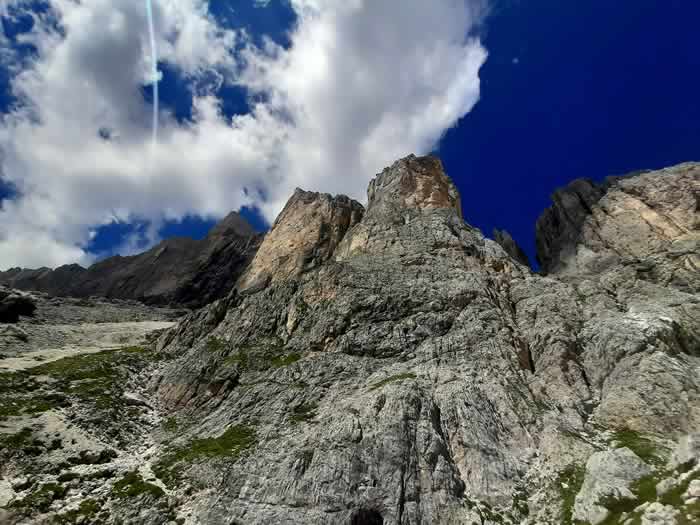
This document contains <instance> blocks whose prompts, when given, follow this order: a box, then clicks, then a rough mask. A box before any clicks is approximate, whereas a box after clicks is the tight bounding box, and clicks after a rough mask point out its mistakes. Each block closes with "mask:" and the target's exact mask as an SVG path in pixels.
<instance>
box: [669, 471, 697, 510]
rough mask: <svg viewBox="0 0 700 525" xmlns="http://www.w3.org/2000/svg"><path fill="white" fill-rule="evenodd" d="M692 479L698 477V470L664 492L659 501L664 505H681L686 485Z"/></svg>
mask: <svg viewBox="0 0 700 525" xmlns="http://www.w3.org/2000/svg"><path fill="white" fill-rule="evenodd" d="M694 479H700V472H698V471H696V472H693V473H692V474H691V475H690V476H688V477H687V478H686V479H685V480H683V482H682V483H679V484H678V485H676V486H675V487H673V488H671V489H669V490H668V491H667V492H666V493H664V495H663V496H661V497H660V498H659V501H660V502H661V503H663V504H664V505H671V506H673V507H680V506H681V505H683V494H684V493H685V491H686V490H688V485H690V482H691V481H693V480H694Z"/></svg>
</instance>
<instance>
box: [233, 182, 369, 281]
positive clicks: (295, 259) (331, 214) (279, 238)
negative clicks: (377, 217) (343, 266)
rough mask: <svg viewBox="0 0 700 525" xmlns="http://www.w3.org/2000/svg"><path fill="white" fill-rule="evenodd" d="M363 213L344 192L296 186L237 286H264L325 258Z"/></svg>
mask: <svg viewBox="0 0 700 525" xmlns="http://www.w3.org/2000/svg"><path fill="white" fill-rule="evenodd" d="M363 213H364V208H363V207H362V205H361V204H360V203H359V202H357V201H354V200H352V199H350V198H349V197H346V196H345V195H337V196H332V195H329V194H328V193H315V192H310V191H304V190H302V189H299V188H297V189H296V190H295V191H294V194H293V195H292V196H291V198H290V199H289V201H287V204H286V205H285V207H284V209H283V210H282V211H281V212H280V214H279V216H278V217H277V219H276V220H275V223H274V224H273V225H272V228H271V229H270V231H269V233H268V234H267V235H266V236H265V240H264V241H263V242H262V244H261V246H260V249H259V250H258V252H257V254H256V255H255V258H254V259H253V261H252V263H251V264H250V267H249V268H248V270H247V271H246V272H245V274H244V275H243V276H242V277H241V279H240V280H239V282H238V285H237V288H238V290H239V291H255V290H258V289H261V288H264V287H265V286H267V284H269V283H271V282H275V281H281V280H285V279H288V278H291V277H294V276H296V275H299V274H300V273H302V272H304V271H306V270H310V269H311V268H313V267H315V266H317V265H318V264H320V263H322V262H323V261H325V260H327V259H328V258H329V257H330V256H331V255H332V254H333V251H334V250H335V247H336V246H337V245H338V243H339V242H340V241H341V239H342V238H343V236H344V235H345V232H346V231H347V230H348V229H349V228H351V227H352V226H353V225H354V224H355V223H357V222H358V221H359V220H360V219H361V218H362V215H363Z"/></svg>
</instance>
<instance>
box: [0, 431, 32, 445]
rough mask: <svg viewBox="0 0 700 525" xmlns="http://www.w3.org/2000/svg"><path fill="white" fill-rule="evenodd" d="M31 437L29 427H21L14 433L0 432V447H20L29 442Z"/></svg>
mask: <svg viewBox="0 0 700 525" xmlns="http://www.w3.org/2000/svg"><path fill="white" fill-rule="evenodd" d="M31 437H32V429H31V428H23V429H22V430H20V431H19V432H17V433H15V434H0V448H3V449H6V450H18V449H21V448H22V447H24V446H25V445H28V444H29V443H30V441H31Z"/></svg>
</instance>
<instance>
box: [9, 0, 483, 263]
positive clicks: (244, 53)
mask: <svg viewBox="0 0 700 525" xmlns="http://www.w3.org/2000/svg"><path fill="white" fill-rule="evenodd" d="M13 2H14V3H15V4H17V5H20V6H21V5H22V2H21V0H13ZM49 3H50V6H51V9H50V11H49V12H48V13H46V14H45V15H43V16H42V17H41V19H40V20H38V22H37V23H36V24H35V26H34V29H33V30H32V32H31V33H30V34H27V35H25V36H24V38H25V39H27V40H28V41H31V42H32V43H33V44H34V45H35V46H36V49H37V53H36V57H35V58H34V59H33V60H32V62H31V63H30V64H25V65H23V68H22V70H21V72H19V73H17V74H16V75H15V76H14V79H13V90H14V92H15V95H16V96H17V97H19V99H20V100H21V101H22V105H21V108H20V109H17V110H15V111H13V112H12V113H10V114H6V115H4V116H3V118H2V121H1V122H0V153H1V155H2V156H1V157H0V162H1V163H2V175H3V178H5V179H6V181H7V182H9V183H11V184H12V185H13V186H15V187H16V188H17V190H18V192H19V196H18V197H17V198H16V199H14V200H12V201H4V202H3V203H2V209H0V268H2V267H9V266H15V265H21V266H30V267H33V266H40V265H47V266H55V265H59V264H63V263H68V262H76V261H77V262H80V263H83V264H87V263H89V262H90V261H91V259H92V257H93V255H92V254H90V253H87V252H86V251H85V246H86V244H87V243H88V242H89V240H90V238H91V235H94V229H95V228H96V227H97V226H99V225H103V224H108V223H110V222H112V221H115V220H116V221H125V222H129V221H134V220H139V221H145V222H147V223H149V225H150V227H149V228H147V229H146V236H147V237H148V239H147V240H149V241H151V242H153V241H155V240H156V235H157V231H158V226H159V225H160V224H162V221H163V220H166V219H178V218H181V217H183V216H184V215H187V214H192V215H201V216H207V217H219V216H222V215H224V214H225V213H227V212H229V211H230V210H232V209H238V208H240V207H241V206H257V207H259V208H260V209H261V210H263V212H264V214H265V216H266V217H267V218H268V219H269V220H272V219H274V217H275V215H276V214H277V212H278V211H279V210H280V209H281V207H282V206H283V205H284V202H285V201H286V199H287V198H288V196H289V195H290V193H291V192H292V191H293V189H294V187H296V186H300V187H303V188H305V189H310V190H316V191H328V192H332V193H346V194H349V195H351V196H353V197H355V198H359V199H363V198H364V192H365V189H366V185H367V181H368V180H369V179H370V178H371V177H372V176H373V175H374V173H376V172H377V171H379V170H380V169H381V168H383V167H384V166H385V165H387V164H389V163H391V162H392V161H393V160H395V159H396V158H398V157H400V156H402V155H405V154H408V153H411V152H415V153H421V152H426V151H429V150H430V149H432V148H433V147H434V146H435V144H436V142H437V141H438V140H439V139H440V137H441V135H442V134H443V133H444V132H445V131H446V130H447V129H448V128H449V127H451V126H453V125H454V124H455V123H456V122H457V120H458V119H459V118H461V117H462V116H463V115H464V114H465V113H467V112H468V111H469V110H470V109H471V108H472V107H473V105H474V104H475V103H476V101H477V99H478V96H479V78H478V71H479V68H480V66H481V65H482V63H483V62H484V60H485V57H486V53H485V50H484V49H483V47H482V46H481V45H480V43H479V41H478V39H477V38H476V37H475V36H473V34H474V30H475V28H476V27H477V24H478V23H479V21H480V19H481V17H482V16H483V13H484V11H483V7H484V6H483V4H482V3H481V2H479V1H476V0H474V1H473V0H435V1H432V2H424V1H423V0H386V1H383V2H375V1H370V0H344V1H342V2H339V1H331V0H292V1H291V5H292V7H293V9H294V10H295V12H296V14H297V23H296V24H295V27H294V28H291V34H290V37H291V43H292V45H291V47H289V48H288V49H285V48H282V47H280V46H278V45H276V44H274V43H273V42H272V41H266V42H265V43H264V45H263V47H262V48H260V47H256V46H255V45H254V44H253V43H252V40H251V39H249V38H248V35H246V34H245V33H244V32H238V31H234V30H231V29H227V28H224V27H221V26H219V25H218V24H217V22H216V20H215V19H214V18H213V17H211V16H210V15H209V14H208V11H207V3H206V2H205V1H204V0H160V1H156V2H154V17H155V26H156V31H157V35H156V37H157V46H158V49H159V53H160V58H161V60H163V61H165V62H167V63H168V64H170V65H171V66H173V67H175V68H176V69H177V70H178V71H180V73H181V74H182V75H184V76H185V77H186V78H188V79H189V80H190V81H191V84H192V86H193V90H194V95H195V96H194V98H193V105H194V107H193V118H192V121H191V122H184V123H182V122H177V121H176V120H175V119H174V118H173V116H172V115H170V114H168V113H167V112H166V111H163V112H161V115H160V122H161V126H160V134H159V139H158V143H157V144H156V145H155V146H154V147H152V144H151V141H150V133H151V127H150V126H151V121H150V106H148V104H147V103H146V102H145V101H144V100H143V97H142V95H141V92H140V89H141V87H142V86H143V85H144V84H147V83H148V82H149V81H150V80H151V79H150V77H151V75H150V73H149V71H150V64H149V62H148V56H149V48H148V45H149V44H148V40H147V21H146V13H145V9H144V4H143V1H142V0H91V1H90V2H75V1H74V0H50V2H49ZM212 77H214V78H218V79H220V82H228V83H235V84H237V85H239V86H241V87H243V88H245V89H246V90H247V92H248V93H249V94H250V96H251V101H256V102H254V103H253V102H251V110H250V112H249V113H248V114H246V115H237V116H235V117H233V118H232V119H226V118H225V117H224V116H223V115H222V112H221V110H220V104H221V101H220V100H218V99H217V98H216V97H215V96H214V95H213V94H212V91H211V90H205V89H198V88H197V86H199V85H200V81H201V80H202V79H203V78H212ZM129 245H133V240H127V242H126V244H125V246H129Z"/></svg>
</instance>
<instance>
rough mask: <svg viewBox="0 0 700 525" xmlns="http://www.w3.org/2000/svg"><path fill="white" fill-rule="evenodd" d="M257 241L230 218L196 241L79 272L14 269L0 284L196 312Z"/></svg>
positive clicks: (167, 244)
mask: <svg viewBox="0 0 700 525" xmlns="http://www.w3.org/2000/svg"><path fill="white" fill-rule="evenodd" d="M260 241H261V236H259V235H257V234H256V233H255V231H254V230H253V229H252V227H251V226H250V225H249V224H248V223H247V222H246V221H245V219H243V218H242V217H241V216H240V215H238V214H237V213H231V214H230V215H229V216H227V217H226V218H225V219H223V220H222V221H221V222H220V223H219V224H217V225H216V226H215V227H214V228H212V230H211V231H210V232H209V234H208V235H207V236H206V237H205V238H204V239H202V240H194V239H188V238H184V237H180V238H171V239H167V240H165V241H163V242H161V243H159V244H158V245H156V246H154V247H153V248H151V249H150V250H148V251H146V252H144V253H142V254H139V255H134V256H129V257H121V256H115V257H109V258H107V259H105V260H103V261H100V262H98V263H96V264H94V265H92V266H90V267H89V268H87V269H85V268H83V267H81V266H79V265H77V264H72V265H66V266H61V267H59V268H56V269H55V270H50V269H48V268H41V269H39V270H24V269H20V268H14V269H11V270H8V271H6V272H0V283H5V284H7V285H9V286H11V287H14V288H19V289H22V290H38V291H42V292H46V293H49V294H51V295H53V296H71V297H90V296H103V297H108V298H118V299H135V300H139V301H143V302H145V303H148V304H154V305H166V304H174V305H181V306H189V307H199V306H202V305H205V304H208V303H210V302H211V301H213V300H215V299H217V298H219V297H223V296H225V295H226V294H228V292H229V291H230V289H231V287H232V286H233V284H234V283H235V282H236V279H237V278H238V276H239V275H240V273H241V272H242V271H243V269H244V268H245V267H246V265H247V264H248V263H249V262H250V260H251V259H252V257H253V256H254V255H255V251H256V249H257V247H258V245H259V244H260Z"/></svg>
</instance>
